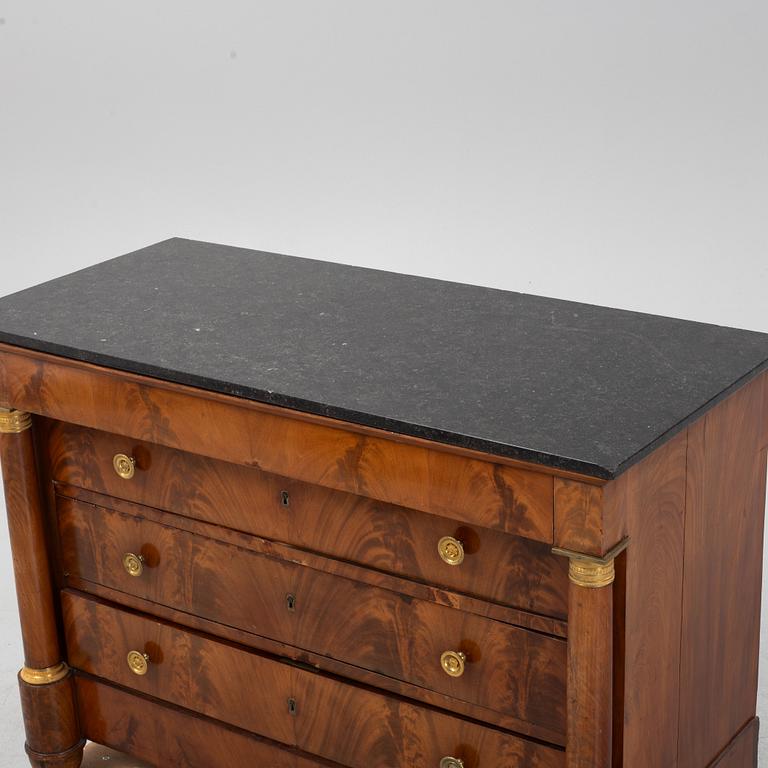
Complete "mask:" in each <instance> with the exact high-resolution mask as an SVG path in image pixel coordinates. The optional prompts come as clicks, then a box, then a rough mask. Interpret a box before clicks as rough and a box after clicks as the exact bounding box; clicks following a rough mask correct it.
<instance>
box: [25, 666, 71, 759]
mask: <svg viewBox="0 0 768 768" xmlns="http://www.w3.org/2000/svg"><path fill="white" fill-rule="evenodd" d="M19 692H20V694H21V711H22V714H23V717H24V730H25V732H26V734H27V743H26V752H27V755H28V756H29V759H30V762H31V763H32V765H33V766H35V768H45V767H46V766H57V767H58V768H77V766H79V765H80V760H81V759H82V755H83V747H84V746H85V739H84V738H83V737H82V734H81V730H80V723H79V722H78V716H77V704H76V702H75V689H74V684H73V679H72V675H71V674H69V675H67V676H66V677H65V678H63V679H62V680H58V681H57V682H55V683H49V684H47V685H30V684H29V683H26V682H25V681H24V680H22V679H21V675H19Z"/></svg>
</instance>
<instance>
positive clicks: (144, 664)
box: [128, 651, 149, 675]
mask: <svg viewBox="0 0 768 768" xmlns="http://www.w3.org/2000/svg"><path fill="white" fill-rule="evenodd" d="M128 667H129V669H130V670H131V672H133V674H134V675H146V674H147V670H148V669H149V656H148V655H147V654H146V653H142V652H141V651H131V652H130V653H129V654H128Z"/></svg>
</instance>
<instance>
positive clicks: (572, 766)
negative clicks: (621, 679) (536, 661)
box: [566, 583, 613, 768]
mask: <svg viewBox="0 0 768 768" xmlns="http://www.w3.org/2000/svg"><path fill="white" fill-rule="evenodd" d="M569 624H570V632H569V639H568V746H567V753H566V757H567V761H566V764H567V768H610V766H611V763H612V757H613V755H612V742H611V739H612V735H613V719H612V717H613V587H612V586H611V585H609V586H606V587H600V588H598V589H592V588H587V587H581V586H578V585H576V584H573V583H572V584H571V590H570V600H569Z"/></svg>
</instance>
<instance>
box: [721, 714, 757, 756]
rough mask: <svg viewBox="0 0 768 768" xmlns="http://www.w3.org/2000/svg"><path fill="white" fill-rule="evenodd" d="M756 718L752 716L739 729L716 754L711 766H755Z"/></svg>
mask: <svg viewBox="0 0 768 768" xmlns="http://www.w3.org/2000/svg"><path fill="white" fill-rule="evenodd" d="M758 731H759V723H758V720H757V718H756V717H755V718H752V720H750V721H749V722H748V723H747V724H746V725H745V726H744V728H742V729H741V731H739V733H738V735H737V736H736V738H735V739H734V740H733V741H732V742H731V743H730V744H729V745H728V746H727V747H726V748H725V749H724V750H723V751H722V752H721V753H720V755H718V757H717V758H716V759H715V762H714V763H712V765H711V768H757V762H758V752H757V750H758V744H759V742H758Z"/></svg>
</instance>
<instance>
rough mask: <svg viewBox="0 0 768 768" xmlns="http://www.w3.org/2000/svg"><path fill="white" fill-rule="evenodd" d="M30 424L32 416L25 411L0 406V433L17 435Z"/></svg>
mask: <svg viewBox="0 0 768 768" xmlns="http://www.w3.org/2000/svg"><path fill="white" fill-rule="evenodd" d="M31 426H32V416H31V415H30V414H29V413H27V412H26V411H17V410H14V409H13V408H0V434H5V435H17V434H19V432H23V431H24V430H25V429H29V428H30V427H31Z"/></svg>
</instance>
